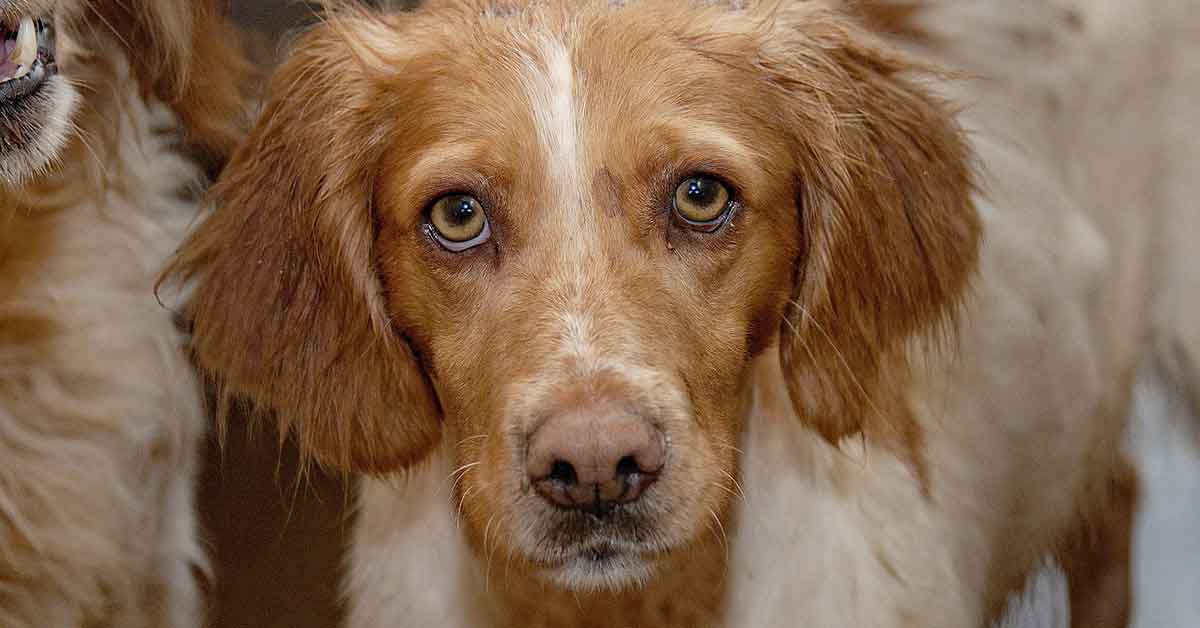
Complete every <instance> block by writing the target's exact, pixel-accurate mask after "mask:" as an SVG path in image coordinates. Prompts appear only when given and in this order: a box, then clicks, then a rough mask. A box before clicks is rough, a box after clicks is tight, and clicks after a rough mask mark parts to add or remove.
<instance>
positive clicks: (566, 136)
mask: <svg viewBox="0 0 1200 628" xmlns="http://www.w3.org/2000/svg"><path fill="white" fill-rule="evenodd" d="M538 52H539V56H540V57H541V58H539V59H535V60H533V61H534V63H533V66H534V68H531V69H534V71H535V73H536V74H535V76H532V77H530V79H531V80H530V81H529V89H530V102H531V104H532V105H533V116H534V122H535V124H536V126H537V133H538V140H539V143H540V145H541V146H542V148H543V150H544V151H545V155H544V156H545V158H546V165H547V169H546V173H545V174H546V177H547V178H548V179H549V181H548V183H550V187H551V188H552V189H553V190H554V192H555V195H556V198H554V199H547V201H549V202H552V203H555V204H556V205H559V206H561V207H554V209H555V210H561V211H563V212H568V213H572V214H574V213H577V212H578V211H579V210H580V205H582V198H581V197H580V189H581V186H580V182H581V181H582V177H581V176H580V169H581V167H582V164H581V163H580V156H581V153H582V151H581V150H580V148H579V141H580V137H579V113H578V111H577V107H576V99H575V88H576V85H575V68H574V67H573V66H572V64H571V53H570V51H569V50H568V49H567V46H566V44H564V43H563V42H561V41H558V40H557V39H552V38H548V39H547V40H546V41H544V42H543V43H542V45H541V46H540V47H539V51H538ZM573 218H577V217H575V216H573ZM574 226H578V225H574Z"/></svg>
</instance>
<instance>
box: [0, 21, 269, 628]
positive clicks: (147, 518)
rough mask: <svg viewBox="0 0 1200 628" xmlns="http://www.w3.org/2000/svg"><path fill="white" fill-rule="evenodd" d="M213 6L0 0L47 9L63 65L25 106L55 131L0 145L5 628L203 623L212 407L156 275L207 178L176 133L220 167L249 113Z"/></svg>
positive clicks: (238, 68)
mask: <svg viewBox="0 0 1200 628" xmlns="http://www.w3.org/2000/svg"><path fill="white" fill-rule="evenodd" d="M214 7H215V5H213V4H210V3H208V2H142V1H137V2H129V1H125V0H122V1H120V2H107V1H86V2H84V1H81V2H54V3H50V2H27V3H0V11H4V12H5V14H6V15H8V14H9V13H8V12H9V11H11V12H12V13H13V14H21V13H24V14H32V15H36V16H44V17H45V18H46V19H48V20H53V22H54V24H55V25H56V27H57V30H58V45H57V61H58V65H59V70H60V74H59V75H58V76H55V77H53V78H51V79H49V80H48V81H47V83H46V86H45V87H43V88H42V91H41V92H40V94H39V96H38V97H39V98H41V99H43V100H42V102H44V103H45V105H46V106H45V108H43V109H39V108H36V107H35V108H33V109H30V110H26V114H25V118H24V120H23V122H22V124H26V125H27V126H28V128H31V129H33V128H41V129H43V130H48V131H47V132H45V133H41V134H34V135H32V136H31V137H32V140H31V141H30V142H29V143H27V144H24V145H20V144H19V143H13V142H11V141H10V140H11V138H8V137H6V138H5V144H4V146H5V152H4V153H3V154H2V155H0V161H2V162H3V168H2V170H3V173H4V177H3V178H4V181H3V182H2V183H0V626H3V627H4V628H18V627H19V628H25V627H30V626H85V625H87V626H91V625H96V626H131V627H132V626H147V627H149V626H163V627H167V626H170V627H172V628H184V627H186V626H198V625H200V622H201V620H202V616H203V613H202V605H201V602H202V600H201V599H200V595H199V588H198V586H197V585H198V581H197V577H198V576H200V575H201V574H202V572H203V570H204V569H205V568H206V560H205V556H204V555H203V551H202V550H201V548H200V544H199V539H198V531H197V529H196V527H195V514H194V512H193V503H192V502H193V498H192V495H193V491H194V486H193V484H194V481H195V472H196V471H197V455H198V451H197V447H198V446H199V443H200V439H201V437H202V435H203V433H204V431H205V428H204V426H205V423H204V418H203V414H202V412H201V406H200V401H199V398H198V394H197V393H198V391H197V389H196V382H195V380H194V377H193V375H192V373H191V371H190V368H189V365H188V362H187V360H186V357H185V354H184V353H183V352H182V351H181V350H180V349H181V345H182V338H181V336H180V334H179V333H178V332H177V330H176V329H175V326H174V324H173V321H172V315H171V313H170V311H168V310H167V309H164V308H163V307H162V306H161V305H160V304H159V303H157V302H156V300H155V297H154V294H153V280H154V276H155V273H156V272H157V270H158V267H159V265H161V263H162V262H163V260H165V259H166V257H167V255H168V254H169V253H170V252H171V250H172V249H173V248H174V246H175V244H176V243H177V242H178V238H179V236H180V234H181V232H182V230H183V229H184V227H185V226H186V225H187V224H188V222H189V221H190V220H192V219H193V218H194V216H195V210H196V206H195V203H194V201H193V200H191V199H193V198H194V197H195V195H196V193H197V191H198V189H199V186H200V185H201V184H202V183H203V181H204V175H203V171H202V170H201V169H200V167H199V162H198V161H197V160H195V159H193V158H192V157H191V156H190V155H191V151H189V150H184V145H185V144H192V145H194V146H196V147H199V148H202V149H203V150H204V152H205V153H206V158H205V161H206V163H208V164H214V163H216V162H217V161H218V160H220V159H221V158H222V156H223V155H224V154H225V153H226V152H227V151H228V150H229V149H231V148H232V146H233V144H234V143H235V141H236V138H237V135H238V130H237V129H238V128H239V126H241V125H242V118H241V116H242V113H243V111H244V100H243V98H242V96H241V93H242V90H243V89H244V84H245V73H246V65H245V62H244V61H243V60H242V58H241V57H240V54H239V52H238V46H237V42H236V40H235V39H234V38H233V37H232V36H231V33H230V31H229V30H228V28H227V26H226V25H225V23H224V18H223V16H222V14H221V12H220V11H218V10H217V9H216V8H214ZM214 38H215V39H216V40H219V41H215V40H214ZM131 64H132V65H131ZM0 106H5V107H7V106H9V105H8V104H7V103H5V104H3V105H0ZM6 116H8V119H13V117H12V114H9V113H7V112H6Z"/></svg>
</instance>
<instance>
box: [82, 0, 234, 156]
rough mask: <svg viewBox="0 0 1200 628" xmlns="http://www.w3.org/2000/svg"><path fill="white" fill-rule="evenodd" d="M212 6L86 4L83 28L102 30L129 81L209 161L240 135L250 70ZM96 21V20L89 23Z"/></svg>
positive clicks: (128, 1)
mask: <svg viewBox="0 0 1200 628" xmlns="http://www.w3.org/2000/svg"><path fill="white" fill-rule="evenodd" d="M223 5H224V3H223V2H218V0H187V1H171V2H163V1H161V0H123V1H118V0H106V1H104V2H90V3H88V5H87V6H88V11H91V12H94V13H95V14H96V15H95V16H87V15H85V16H84V20H85V21H88V22H98V23H101V24H105V25H108V26H109V28H110V29H111V30H112V31H113V34H114V35H115V40H116V41H117V42H119V43H120V44H122V45H123V46H124V47H126V49H127V50H126V52H127V56H128V58H129V60H130V63H131V65H132V71H133V75H134V76H135V77H136V78H137V79H138V81H139V83H140V84H141V85H142V88H143V89H144V90H145V91H146V92H147V93H149V94H151V95H153V96H154V97H156V98H158V99H159V100H161V101H163V102H164V103H166V104H167V105H169V106H170V107H172V108H173V109H174V110H175V112H176V114H177V115H178V116H179V118H180V121H181V122H182V123H183V126H184V128H185V129H186V130H187V133H188V140H189V141H190V142H192V143H193V144H195V145H196V146H198V147H200V148H202V149H204V151H205V152H207V153H208V154H209V155H210V156H211V157H213V158H214V159H216V160H217V161H224V159H225V158H227V157H228V156H229V154H230V153H232V152H233V149H234V148H235V147H236V146H237V143H238V141H239V140H241V139H242V138H243V137H244V136H245V131H246V128H245V127H246V126H247V125H246V122H247V116H246V110H247V107H246V104H247V103H248V102H249V101H250V94H249V92H250V87H249V86H251V85H253V81H252V80H251V76H252V71H251V68H252V66H251V65H250V63H249V61H248V60H247V59H246V56H245V53H244V50H243V47H242V45H241V41H240V37H239V34H238V32H237V30H236V29H235V28H234V27H233V25H232V24H231V23H230V22H229V20H228V16H227V15H226V10H225V8H224V6H223ZM95 18H98V19H95Z"/></svg>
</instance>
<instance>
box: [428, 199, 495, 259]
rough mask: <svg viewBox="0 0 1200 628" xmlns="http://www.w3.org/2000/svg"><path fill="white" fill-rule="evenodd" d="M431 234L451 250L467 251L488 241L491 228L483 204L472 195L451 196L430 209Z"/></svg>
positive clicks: (435, 203) (436, 202) (439, 200)
mask: <svg viewBox="0 0 1200 628" xmlns="http://www.w3.org/2000/svg"><path fill="white" fill-rule="evenodd" d="M429 227H430V232H431V235H432V236H433V238H434V239H435V240H437V242H438V244H440V245H442V247H444V248H445V249H447V250H449V251H454V252H458V251H465V250H467V249H469V248H472V247H475V246H479V245H480V244H483V243H484V242H487V240H488V238H489V237H491V235H492V228H491V225H490V224H489V223H488V218H487V214H486V213H485V212H484V211H483V205H482V204H481V203H480V202H479V200H478V199H476V198H475V197H474V196H470V195H468V194H450V195H447V196H443V197H441V198H440V199H438V200H437V201H435V202H434V204H433V206H432V207H431V208H430V210H429Z"/></svg>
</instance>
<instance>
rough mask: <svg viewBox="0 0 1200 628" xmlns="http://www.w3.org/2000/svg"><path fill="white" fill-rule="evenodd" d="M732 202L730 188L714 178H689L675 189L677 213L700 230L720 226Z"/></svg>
mask: <svg viewBox="0 0 1200 628" xmlns="http://www.w3.org/2000/svg"><path fill="white" fill-rule="evenodd" d="M730 201H731V195H730V193H729V188H727V187H725V184H724V183H721V182H720V181H718V180H716V179H714V178H712V177H705V176H696V177H688V178H687V179H684V180H683V182H682V183H680V184H679V187H677V188H675V213H676V214H677V215H678V216H679V217H680V218H681V219H683V221H684V222H685V223H687V224H688V225H689V226H692V227H696V228H698V229H706V228H712V229H715V228H716V227H718V226H720V224H721V222H722V221H723V220H724V218H725V215H726V214H728V212H729V208H730V205H731V202H730Z"/></svg>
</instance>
